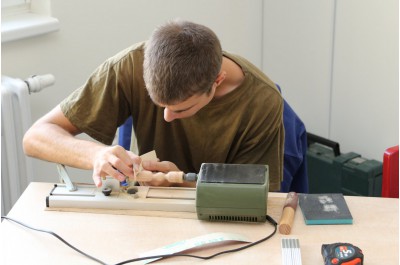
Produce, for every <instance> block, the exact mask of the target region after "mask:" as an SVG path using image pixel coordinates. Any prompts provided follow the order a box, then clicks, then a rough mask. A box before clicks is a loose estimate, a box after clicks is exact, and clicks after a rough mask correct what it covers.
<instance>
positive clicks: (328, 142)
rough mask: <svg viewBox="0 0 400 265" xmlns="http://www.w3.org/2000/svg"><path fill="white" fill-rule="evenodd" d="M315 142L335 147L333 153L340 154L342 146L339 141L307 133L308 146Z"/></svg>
mask: <svg viewBox="0 0 400 265" xmlns="http://www.w3.org/2000/svg"><path fill="white" fill-rule="evenodd" d="M313 143H319V144H322V145H325V146H327V147H330V148H332V149H333V153H334V154H335V156H339V155H340V147H339V143H338V142H334V141H332V140H329V139H326V138H323V137H321V136H318V135H315V134H312V133H307V146H310V145H311V144H313Z"/></svg>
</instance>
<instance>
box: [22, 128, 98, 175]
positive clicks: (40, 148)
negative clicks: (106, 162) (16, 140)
mask: <svg viewBox="0 0 400 265" xmlns="http://www.w3.org/2000/svg"><path fill="white" fill-rule="evenodd" d="M23 146H24V152H25V153H26V155H28V156H32V157H35V158H39V159H42V160H46V161H50V162H55V163H60V164H65V165H68V166H71V167H76V168H81V169H88V170H91V169H93V160H94V155H95V154H96V153H97V151H98V150H99V149H101V148H104V145H103V144H100V143H96V142H92V141H87V140H82V139H78V138H76V137H75V136H73V135H72V134H70V133H69V132H67V131H65V130H64V129H63V128H61V127H59V126H58V125H56V124H51V123H44V124H43V123H42V124H40V125H36V126H35V125H34V126H32V128H31V129H29V131H28V132H27V133H26V134H25V136H24V140H23Z"/></svg>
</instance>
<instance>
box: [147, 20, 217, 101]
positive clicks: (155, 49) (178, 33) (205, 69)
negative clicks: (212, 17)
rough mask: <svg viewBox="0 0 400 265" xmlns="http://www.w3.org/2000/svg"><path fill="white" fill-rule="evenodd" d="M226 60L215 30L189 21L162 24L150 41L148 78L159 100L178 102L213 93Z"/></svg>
mask: <svg viewBox="0 0 400 265" xmlns="http://www.w3.org/2000/svg"><path fill="white" fill-rule="evenodd" d="M221 63H222V49H221V44H220V41H219V39H218V37H217V36H216V35H215V33H214V32H213V31H212V30H211V29H209V28H207V27H205V26H203V25H199V24H196V23H193V22H189V21H183V20H172V21H169V22H167V23H165V24H164V25H161V26H159V27H158V28H157V29H156V30H155V31H154V32H153V34H152V36H151V37H150V39H149V41H148V42H147V43H146V48H145V56H144V64H143V67H144V81H145V84H146V87H147V90H148V92H149V95H150V97H151V98H152V100H153V101H155V102H156V103H162V104H175V103H179V102H182V101H184V100H186V99H188V98H189V97H191V96H193V95H197V94H204V93H209V92H210V91H211V87H212V84H213V83H214V81H215V78H216V77H217V75H218V73H219V71H220V69H221Z"/></svg>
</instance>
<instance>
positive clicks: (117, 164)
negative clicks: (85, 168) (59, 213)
mask: <svg viewBox="0 0 400 265" xmlns="http://www.w3.org/2000/svg"><path fill="white" fill-rule="evenodd" d="M140 162H141V159H140V157H139V156H137V155H135V154H134V153H132V152H130V151H127V150H125V148H123V147H122V146H119V145H116V146H104V147H103V148H102V149H100V150H99V151H98V152H97V154H95V156H94V161H93V181H94V183H95V185H96V186H97V187H101V185H102V181H101V180H102V178H105V177H106V176H111V177H113V178H115V179H118V180H119V181H124V180H125V179H126V177H128V178H131V179H133V178H134V177H135V171H136V170H138V169H139V165H140Z"/></svg>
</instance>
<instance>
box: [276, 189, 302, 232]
mask: <svg viewBox="0 0 400 265" xmlns="http://www.w3.org/2000/svg"><path fill="white" fill-rule="evenodd" d="M298 198H299V197H298V195H297V194H296V192H289V193H288V195H287V197H286V201H285V204H284V206H283V211H282V216H281V220H280V221H279V233H281V234H283V235H289V234H290V232H291V230H292V225H293V220H294V215H295V213H296V208H297V202H298Z"/></svg>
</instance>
